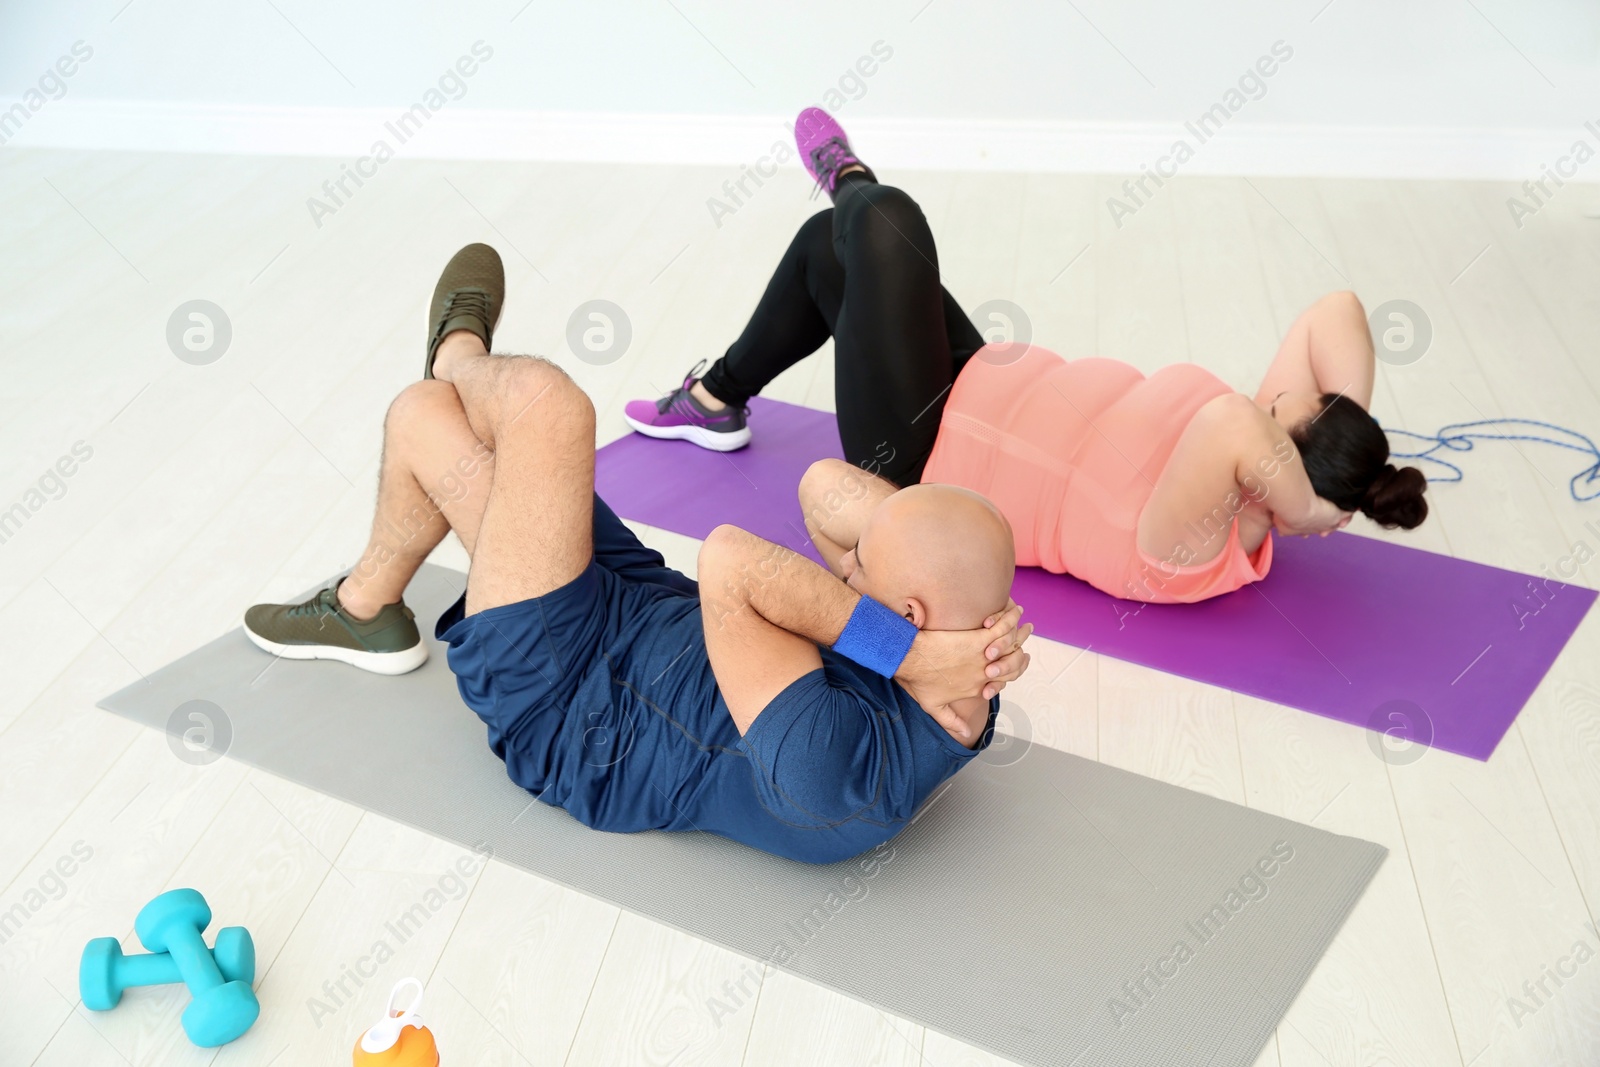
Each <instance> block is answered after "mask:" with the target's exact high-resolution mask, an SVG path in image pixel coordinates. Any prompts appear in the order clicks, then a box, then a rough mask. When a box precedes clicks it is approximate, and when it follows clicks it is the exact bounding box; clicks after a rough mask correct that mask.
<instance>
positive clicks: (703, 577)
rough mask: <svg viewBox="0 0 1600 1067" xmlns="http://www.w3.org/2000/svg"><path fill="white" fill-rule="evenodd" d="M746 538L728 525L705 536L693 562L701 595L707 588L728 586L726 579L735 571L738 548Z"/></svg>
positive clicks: (746, 535)
mask: <svg viewBox="0 0 1600 1067" xmlns="http://www.w3.org/2000/svg"><path fill="white" fill-rule="evenodd" d="M747 537H749V534H747V533H745V532H744V531H743V530H741V529H739V527H737V526H733V525H730V524H728V523H723V524H722V525H721V526H718V527H717V528H716V529H714V530H712V531H711V532H710V533H709V534H707V535H706V539H705V540H704V541H702V542H701V543H700V554H699V556H698V558H697V559H696V561H695V568H696V573H697V574H698V576H699V580H700V586H701V591H702V594H703V593H704V591H705V590H706V589H707V588H712V589H720V588H722V587H724V586H726V585H728V584H729V583H728V581H727V579H728V577H729V575H731V574H732V573H733V572H734V571H735V570H736V569H737V561H738V558H739V552H740V546H741V545H742V544H743V542H744V539H745V538H747Z"/></svg>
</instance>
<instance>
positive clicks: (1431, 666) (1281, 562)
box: [595, 397, 1595, 760]
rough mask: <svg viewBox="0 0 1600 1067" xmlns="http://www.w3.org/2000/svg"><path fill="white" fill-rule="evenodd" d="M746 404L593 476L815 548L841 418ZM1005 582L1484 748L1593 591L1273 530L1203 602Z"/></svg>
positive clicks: (1083, 630) (616, 453) (607, 487)
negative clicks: (805, 488) (1234, 582)
mask: <svg viewBox="0 0 1600 1067" xmlns="http://www.w3.org/2000/svg"><path fill="white" fill-rule="evenodd" d="M750 406H751V409H752V415H753V422H754V424H755V426H756V427H757V432H756V434H755V439H754V441H753V442H752V443H751V445H750V447H749V448H746V449H743V450H742V451H739V452H730V453H716V452H708V451H706V450H704V449H701V448H697V447H695V446H694V445H691V444H688V443H686V442H683V441H657V440H653V439H651V438H648V437H643V436H641V435H639V434H630V435H628V436H627V437H624V438H622V439H621V440H619V441H615V442H613V443H612V444H609V445H607V446H606V447H604V448H602V449H601V450H600V453H599V455H598V457H597V459H596V464H595V486H596V489H597V490H598V491H599V493H600V496H601V497H602V498H604V499H605V501H606V502H607V503H608V504H610V505H611V507H612V508H613V509H614V510H615V511H616V512H617V514H619V515H621V516H622V517H624V518H628V519H633V520H635V521H638V522H643V523H648V524H649V525H651V526H659V527H661V528H662V529H666V530H672V531H674V532H676V533H681V534H687V535H689V536H691V537H702V538H703V537H705V535H706V534H708V533H710V532H711V530H712V529H713V528H714V527H715V526H717V525H718V524H720V523H724V522H728V523H733V524H734V525H736V526H741V527H743V528H744V529H746V530H749V531H750V532H752V533H755V534H757V535H759V536H761V537H765V538H767V539H768V540H771V541H776V542H779V543H780V544H784V545H787V546H789V547H790V548H793V549H795V550H797V551H800V552H804V553H805V554H806V555H808V556H810V557H811V558H812V559H816V558H817V557H816V553H815V552H814V551H812V548H811V543H810V541H809V539H808V538H807V537H806V534H805V523H804V521H803V520H802V519H801V516H800V505H799V503H798V501H797V500H796V498H795V488H796V486H798V485H799V482H800V476H801V474H803V473H804V472H805V469H806V467H807V466H808V465H810V463H811V462H812V461H813V460H816V459H821V458H823V457H825V456H835V457H837V456H839V455H840V449H839V435H838V431H837V425H836V423H835V420H834V417H833V415H832V414H830V413H828V412H825V411H814V410H812V409H810V408H803V407H796V406H795V405H793V404H783V403H779V402H777V401H773V400H763V399H761V398H759V397H757V398H756V399H754V400H752V401H751V404H750ZM1013 596H1014V597H1015V599H1016V601H1017V603H1019V604H1021V605H1023V607H1025V608H1026V609H1027V615H1026V616H1025V617H1026V618H1027V619H1028V620H1029V621H1031V622H1032V623H1033V624H1034V627H1035V629H1036V631H1037V632H1038V633H1039V634H1041V635H1043V636H1045V637H1048V638H1051V639H1052V640H1056V641H1061V642H1064V643H1066V644H1069V645H1076V646H1077V647H1079V648H1090V649H1093V650H1094V651H1096V652H1101V653H1104V654H1105V655H1108V656H1115V657H1116V658H1118V659H1122V660H1127V661H1128V662H1130V663H1139V664H1143V665H1144V666H1147V667H1154V668H1156V669H1157V670H1162V671H1167V672H1169V673H1171V674H1177V675H1182V676H1183V677H1185V678H1193V679H1195V680H1197V681H1201V682H1209V683H1210V684H1212V685H1218V686H1222V687H1224V688H1226V689H1231V690H1233V691H1235V692H1239V693H1245V694H1248V695H1250V696H1255V697H1261V698H1263V699H1266V700H1271V701H1273V702H1275V703H1278V704H1286V705H1288V706H1290V707H1294V708H1300V709H1303V710H1305V711H1311V712H1315V713H1317V714H1318V715H1325V716H1327V717H1328V718H1330V719H1338V720H1339V721H1341V722H1348V723H1353V724H1355V725H1357V726H1364V727H1370V728H1373V729H1377V730H1380V731H1388V732H1390V733H1392V734H1394V735H1395V736H1396V737H1403V738H1406V739H1408V740H1411V741H1415V742H1420V743H1423V744H1430V745H1432V746H1433V747H1435V748H1441V749H1444V750H1446V751H1448V752H1455V753H1459V754H1460V755H1463V756H1471V757H1472V758H1474V759H1479V760H1486V759H1488V758H1489V756H1490V754H1491V753H1493V752H1494V749H1495V746H1496V745H1497V744H1499V742H1500V738H1501V737H1503V736H1505V732H1506V731H1507V730H1508V729H1510V727H1511V723H1512V720H1514V719H1515V718H1516V717H1517V712H1519V711H1521V710H1522V706H1523V704H1525V703H1527V700H1528V698H1529V697H1530V696H1531V695H1532V694H1533V691H1534V689H1535V688H1536V687H1537V686H1538V684H1539V681H1540V679H1542V678H1543V677H1544V675H1545V672H1547V671H1548V670H1549V669H1550V665H1551V664H1552V663H1553V662H1554V661H1555V658H1556V656H1557V655H1558V654H1559V653H1560V651H1561V649H1562V648H1563V647H1564V646H1565V645H1566V643H1567V639H1568V638H1570V637H1571V636H1572V633H1573V631H1574V630H1575V629H1577V626H1578V623H1579V622H1580V621H1582V619H1583V616H1584V614H1585V613H1586V612H1587V611H1588V610H1589V605H1590V604H1592V603H1593V602H1594V599H1595V591H1594V590H1592V589H1586V588H1583V587H1582V586H1575V585H1561V584H1559V583H1557V582H1553V581H1547V580H1546V579H1544V578H1539V577H1535V576H1532V575H1527V574H1519V573H1517V572H1515V571H1507V570H1501V569H1499V568H1497V567H1486V566H1483V565H1482V564H1478V563H1470V562H1467V561H1465V560H1458V559H1453V558H1451V557H1449V556H1440V555H1436V554H1434V553H1432V552H1423V551H1419V550H1418V549H1414V548H1405V547H1403V546H1400V545H1394V544H1389V543H1387V542H1384V541H1377V540H1374V539H1372V538H1367V537H1359V536H1356V535H1354V534H1343V533H1340V534H1334V535H1332V536H1330V537H1327V538H1312V539H1309V540H1302V539H1301V538H1280V539H1279V540H1278V543H1277V545H1276V546H1274V558H1273V563H1272V570H1271V572H1270V573H1269V574H1268V575H1267V577H1266V578H1265V579H1264V580H1262V581H1260V582H1258V583H1256V584H1255V585H1252V586H1247V587H1245V588H1243V589H1240V590H1238V591H1237V592H1234V593H1230V594H1228V595H1227V596H1222V597H1217V598H1215V599H1213V600H1209V601H1206V602H1204V603H1201V604H1184V605H1164V604H1151V605H1143V606H1141V605H1139V604H1138V603H1135V602H1133V601H1127V600H1119V599H1117V598H1115V597H1111V596H1107V595H1106V594H1104V593H1102V592H1100V591H1098V590H1096V589H1094V588H1092V587H1090V586H1089V585H1086V584H1085V583H1083V582H1080V581H1078V580H1077V579H1075V578H1070V577H1067V576H1065V575H1058V574H1050V573H1048V572H1045V571H1042V570H1038V569H1036V568H1032V567H1029V568H1022V569H1019V570H1018V571H1017V581H1016V586H1015V588H1014V591H1013Z"/></svg>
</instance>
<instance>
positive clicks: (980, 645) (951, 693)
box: [894, 599, 1033, 745]
mask: <svg viewBox="0 0 1600 1067" xmlns="http://www.w3.org/2000/svg"><path fill="white" fill-rule="evenodd" d="M1021 622H1022V608H1021V607H1019V606H1018V605H1017V603H1016V601H1013V600H1009V599H1008V600H1007V601H1006V606H1005V609H1004V610H1003V611H1001V612H999V613H998V614H995V615H991V616H989V617H988V618H986V619H984V620H983V625H982V626H981V627H979V628H978V629H974V630H921V631H919V632H918V633H917V637H916V640H915V641H914V642H912V645H911V652H910V653H909V654H908V655H907V656H906V658H905V662H903V663H902V664H901V665H900V670H899V671H898V672H896V674H895V676H894V677H895V681H897V682H899V683H900V685H901V686H902V687H903V688H904V689H905V691H906V692H907V693H910V694H911V698H912V699H913V700H915V701H916V702H917V703H918V704H921V705H922V707H923V708H925V709H926V710H927V712H928V714H930V715H932V716H933V717H934V719H935V720H936V721H937V722H938V723H939V725H940V726H943V727H944V728H945V729H946V730H948V731H950V732H951V733H952V734H954V735H955V736H956V737H957V738H959V739H960V740H962V741H963V742H965V743H967V744H969V745H970V744H971V743H972V742H973V740H974V738H975V734H974V729H973V725H972V723H971V722H970V721H968V719H967V718H964V717H963V716H962V714H961V712H960V709H959V708H957V707H954V706H953V705H956V704H958V703H962V702H968V703H970V702H971V701H973V700H976V699H979V698H981V699H983V700H985V701H987V700H989V699H991V698H993V697H994V696H995V694H997V693H999V692H1000V691H1001V690H1002V689H1004V688H1005V687H1006V684H1007V683H1008V682H1013V681H1016V680H1017V679H1018V678H1020V677H1022V672H1023V671H1025V670H1027V669H1028V662H1029V660H1030V658H1031V657H1030V656H1029V655H1028V653H1026V652H1024V651H1023V650H1022V646H1023V643H1024V642H1025V641H1027V640H1028V638H1029V636H1030V635H1032V633H1033V624H1032V623H1029V624H1027V625H1026V626H1023V625H1021Z"/></svg>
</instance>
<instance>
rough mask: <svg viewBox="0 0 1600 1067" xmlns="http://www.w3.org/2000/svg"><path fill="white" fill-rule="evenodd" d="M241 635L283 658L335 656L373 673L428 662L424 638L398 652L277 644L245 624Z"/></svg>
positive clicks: (407, 669) (410, 668) (398, 671)
mask: <svg viewBox="0 0 1600 1067" xmlns="http://www.w3.org/2000/svg"><path fill="white" fill-rule="evenodd" d="M244 635H245V636H246V637H248V638H249V639H250V640H251V642H253V643H254V644H255V646H256V647H257V648H260V649H263V650H264V651H267V652H271V653H272V654H273V655H274V656H281V657H283V658H284V659H331V660H337V661H338V662H340V663H348V664H349V665H350V666H352V667H359V668H360V669H361V670H364V671H371V672H372V673H373V674H390V675H393V674H409V673H410V672H412V671H414V670H416V669H417V668H418V667H420V666H422V665H423V664H424V663H426V662H428V645H427V642H425V641H418V642H417V643H416V644H415V645H412V646H411V647H410V648H408V649H404V650H403V651H400V652H363V651H361V650H360V649H357V648H340V647H339V646H337V645H280V644H279V643H278V642H276V641H269V640H267V639H266V638H265V637H262V636H261V635H260V634H258V633H256V632H255V631H254V630H252V629H250V627H248V626H246V627H244Z"/></svg>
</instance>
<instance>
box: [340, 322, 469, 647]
mask: <svg viewBox="0 0 1600 1067" xmlns="http://www.w3.org/2000/svg"><path fill="white" fill-rule="evenodd" d="M469 336H470V335H469ZM493 480H494V452H493V451H492V450H490V448H489V447H488V445H486V444H484V442H483V441H481V440H480V439H479V438H478V437H477V435H476V434H474V433H473V431H472V426H471V424H470V423H469V422H468V421H467V413H466V411H465V410H464V409H463V408H462V406H461V399H460V397H459V396H458V395H457V393H456V390H455V389H454V387H452V386H451V385H450V384H449V383H448V382H440V381H422V382H417V383H415V384H413V385H410V386H407V387H406V388H405V389H404V390H402V391H401V393H400V395H399V396H398V397H396V398H395V400H394V403H392V404H391V405H389V413H388V415H387V416H386V417H385V418H384V423H383V462H382V466H381V468H380V470H379V473H378V502H377V507H376V509H375V511H374V515H373V521H372V536H371V537H370V538H369V540H368V542H367V547H366V550H365V551H363V552H362V554H361V558H360V560H359V561H358V562H357V563H356V565H355V567H354V568H353V569H352V570H351V572H350V574H349V576H348V577H346V578H345V580H344V581H343V582H341V583H340V585H339V603H340V605H341V606H342V607H343V608H344V609H345V610H346V611H348V612H349V613H350V614H351V615H353V616H354V617H356V618H358V619H368V618H371V617H372V616H374V615H376V614H377V613H378V612H379V611H380V610H381V609H382V608H383V606H384V605H386V604H394V603H398V602H399V600H400V598H401V595H402V594H403V593H404V592H405V588H406V585H407V584H408V583H409V582H410V581H411V579H412V577H413V576H414V575H415V574H416V573H417V568H419V567H421V566H422V563H423V561H424V560H425V559H427V557H428V553H430V552H432V551H433V550H434V548H435V547H437V546H438V544H439V542H441V541H443V540H444V537H445V534H447V533H449V532H450V531H451V530H454V531H455V532H456V536H457V537H459V538H460V539H461V544H462V546H463V547H464V548H466V550H467V554H468V555H469V556H470V555H471V554H472V552H473V549H474V547H475V546H476V543H477V537H478V527H479V526H480V524H481V523H482V521H483V512H484V508H485V506H486V505H487V503H488V500H489V487H490V485H491V484H492V482H493Z"/></svg>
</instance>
